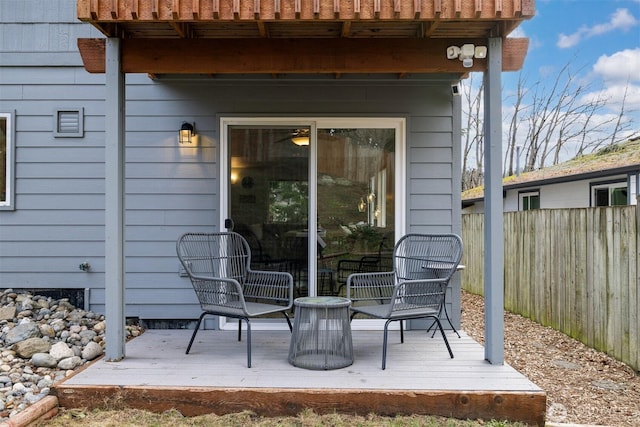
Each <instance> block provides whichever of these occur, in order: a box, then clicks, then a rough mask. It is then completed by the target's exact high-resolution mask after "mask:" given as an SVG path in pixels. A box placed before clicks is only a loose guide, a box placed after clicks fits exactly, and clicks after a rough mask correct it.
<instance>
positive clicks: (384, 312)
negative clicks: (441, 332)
mask: <svg viewBox="0 0 640 427" xmlns="http://www.w3.org/2000/svg"><path fill="white" fill-rule="evenodd" d="M411 307H412V306H411V304H396V305H395V306H394V307H393V312H392V313H389V312H390V311H391V304H376V305H364V306H355V307H354V306H352V307H351V311H353V312H356V313H361V314H366V315H368V316H372V317H376V318H378V319H415V318H420V317H429V316H437V315H438V310H436V309H433V308H429V307H419V308H411Z"/></svg>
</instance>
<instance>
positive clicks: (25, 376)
mask: <svg viewBox="0 0 640 427" xmlns="http://www.w3.org/2000/svg"><path fill="white" fill-rule="evenodd" d="M105 328H106V322H105V319H104V316H102V315H99V314H96V313H93V312H90V311H85V310H82V309H79V308H77V307H74V306H73V305H72V304H71V303H70V302H69V300H68V299H52V298H50V297H45V296H38V295H32V294H30V293H18V292H14V291H13V290H12V289H7V290H5V291H3V292H2V293H1V294H0V422H2V421H6V420H7V419H8V418H10V417H12V416H13V415H15V414H17V413H19V412H20V411H23V410H24V409H26V408H27V407H29V406H30V405H32V404H34V403H36V402H38V401H39V400H41V399H42V398H44V397H45V396H47V395H48V394H49V391H50V387H51V386H52V385H53V384H54V383H56V382H57V381H60V380H62V379H64V378H65V377H66V376H68V375H71V374H72V373H73V372H74V370H75V369H78V368H80V367H82V366H83V365H84V364H86V363H87V362H89V361H91V360H94V359H96V358H97V357H100V356H101V355H102V354H103V349H104V345H105V342H104V340H105ZM141 332H142V331H141V329H140V328H139V327H137V326H127V336H128V337H129V338H131V337H135V336H138V335H140V333H141Z"/></svg>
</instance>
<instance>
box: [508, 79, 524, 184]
mask: <svg viewBox="0 0 640 427" xmlns="http://www.w3.org/2000/svg"><path fill="white" fill-rule="evenodd" d="M525 80H526V79H525V78H524V77H523V75H522V73H520V74H518V84H517V86H516V99H515V101H514V104H513V112H512V114H511V120H509V130H508V136H507V150H506V152H505V161H504V165H505V167H506V170H504V171H503V175H506V176H509V175H513V174H514V171H513V160H514V155H515V154H517V151H518V146H519V145H520V144H519V141H518V129H519V125H520V114H521V113H523V112H524V109H525V108H526V107H524V106H523V104H522V100H523V99H524V96H525V95H526V93H527V90H526V89H525V87H526V82H525ZM517 161H518V162H519V161H520V159H517ZM517 167H519V165H517Z"/></svg>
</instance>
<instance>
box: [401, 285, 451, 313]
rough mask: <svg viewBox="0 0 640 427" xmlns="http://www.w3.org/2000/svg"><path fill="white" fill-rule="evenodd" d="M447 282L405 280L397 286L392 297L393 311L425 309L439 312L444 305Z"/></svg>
mask: <svg viewBox="0 0 640 427" xmlns="http://www.w3.org/2000/svg"><path fill="white" fill-rule="evenodd" d="M447 284H448V281H447V280H442V279H421V280H405V281H401V282H399V283H398V284H397V286H396V287H395V289H394V292H393V297H392V305H393V308H392V311H401V310H417V309H425V310H431V311H439V310H440V306H441V305H442V304H443V303H444V298H445V292H446V289H447Z"/></svg>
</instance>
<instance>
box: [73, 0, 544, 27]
mask: <svg viewBox="0 0 640 427" xmlns="http://www.w3.org/2000/svg"><path fill="white" fill-rule="evenodd" d="M76 2H77V17H78V19H80V20H81V21H90V22H92V23H100V22H103V23H104V22H118V23H120V24H122V23H130V22H132V21H149V20H161V21H166V20H178V19H194V20H198V21H202V22H203V23H206V22H208V21H210V20H224V21H227V20H230V19H232V17H233V16H234V11H235V12H237V13H238V16H237V18H236V19H238V20H241V21H252V20H254V19H256V17H255V15H254V14H255V13H258V14H259V15H260V16H261V19H267V20H268V19H275V16H274V5H273V4H274V3H275V2H276V0H265V1H264V2H262V4H260V1H259V0H224V1H220V0H76ZM238 3H239V5H240V7H239V8H238ZM356 3H358V4H357V5H356ZM255 6H259V7H258V8H256V7H255ZM356 6H357V7H356ZM356 9H359V12H356ZM298 11H299V12H298ZM356 13H361V18H362V19H384V20H391V21H395V20H402V21H406V20H412V19H416V17H418V16H419V19H438V18H441V19H456V20H458V19H472V20H477V19H496V18H498V19H507V20H509V19H522V18H528V17H532V16H534V14H535V0H366V1H360V0H305V1H301V0H283V1H282V4H281V17H280V18H279V19H283V20H299V19H302V20H310V19H319V20H323V21H331V20H335V19H355V18H356V16H355V15H356ZM338 14H339V15H338ZM337 17H339V18H337Z"/></svg>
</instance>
